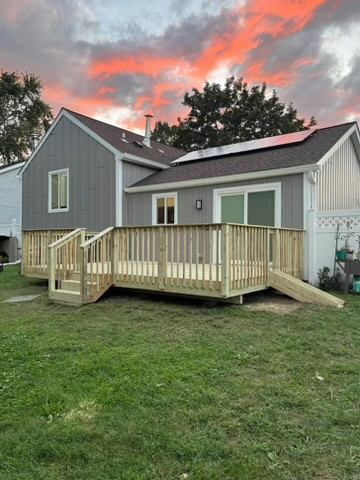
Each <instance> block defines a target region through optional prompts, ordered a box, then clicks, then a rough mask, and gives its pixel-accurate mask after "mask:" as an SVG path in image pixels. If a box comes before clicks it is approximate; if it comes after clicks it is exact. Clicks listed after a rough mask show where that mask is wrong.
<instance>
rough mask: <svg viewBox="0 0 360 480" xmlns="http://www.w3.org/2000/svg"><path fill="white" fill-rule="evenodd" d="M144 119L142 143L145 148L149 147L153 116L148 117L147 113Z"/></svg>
mask: <svg viewBox="0 0 360 480" xmlns="http://www.w3.org/2000/svg"><path fill="white" fill-rule="evenodd" d="M145 118H146V127H145V137H144V139H143V141H142V143H143V144H144V145H146V146H147V147H150V135H151V119H152V118H153V115H150V114H149V113H148V114H147V115H145Z"/></svg>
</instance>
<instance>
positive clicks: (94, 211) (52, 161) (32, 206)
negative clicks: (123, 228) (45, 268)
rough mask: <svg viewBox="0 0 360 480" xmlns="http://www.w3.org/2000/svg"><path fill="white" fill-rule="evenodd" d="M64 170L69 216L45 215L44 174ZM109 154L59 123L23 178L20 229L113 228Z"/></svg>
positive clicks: (68, 123) (64, 121) (112, 179)
mask: <svg viewBox="0 0 360 480" xmlns="http://www.w3.org/2000/svg"><path fill="white" fill-rule="evenodd" d="M65 168H68V169H69V211H68V212H58V213H49V212H48V193H49V192H48V174H49V172H51V171H54V170H60V169H65ZM115 182H116V175H115V159H114V154H113V153H111V152H110V151H109V150H107V149H106V148H105V147H103V146H102V145H101V144H100V143H98V142H97V141H96V140H94V139H93V138H92V137H91V136H90V135H88V134H87V133H85V132H84V131H83V130H82V129H80V128H79V127H78V126H77V125H75V124H74V123H73V122H71V121H70V120H68V119H67V118H65V117H63V118H61V119H60V121H59V123H58V124H57V125H56V127H55V128H54V130H53V132H52V133H51V134H50V135H49V137H48V138H47V140H46V141H45V143H44V144H43V146H42V147H41V149H40V150H39V152H38V153H37V155H36V157H35V158H34V159H33V161H32V162H31V164H30V165H29V166H28V168H27V169H26V170H25V172H24V175H23V208H22V216H23V229H24V230H26V229H50V228H77V227H85V228H87V229H88V230H90V231H101V230H103V229H105V228H106V227H108V226H110V225H115V207H116V202H115Z"/></svg>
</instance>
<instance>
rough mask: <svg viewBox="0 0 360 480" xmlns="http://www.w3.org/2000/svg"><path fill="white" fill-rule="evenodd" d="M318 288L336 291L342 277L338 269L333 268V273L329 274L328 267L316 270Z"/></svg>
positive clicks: (339, 287)
mask: <svg viewBox="0 0 360 480" xmlns="http://www.w3.org/2000/svg"><path fill="white" fill-rule="evenodd" d="M317 276H318V279H319V288H320V290H324V291H325V292H329V291H338V290H341V288H342V277H341V273H340V271H339V269H336V270H335V274H334V275H330V268H329V267H323V268H320V270H319V271H318V274H317Z"/></svg>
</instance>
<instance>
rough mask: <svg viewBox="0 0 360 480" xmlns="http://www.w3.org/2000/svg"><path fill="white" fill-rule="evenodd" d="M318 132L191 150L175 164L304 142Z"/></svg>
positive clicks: (306, 131) (290, 134) (304, 132)
mask: <svg viewBox="0 0 360 480" xmlns="http://www.w3.org/2000/svg"><path fill="white" fill-rule="evenodd" d="M315 132H316V129H313V128H312V129H310V130H303V131H301V132H295V133H287V134H285V135H276V136H275V137H268V138H260V139H259V140H250V141H248V142H240V143H232V144H231V145H223V146H221V147H214V148H207V149H204V150H196V151H194V152H190V153H188V154H186V155H184V156H183V157H180V158H178V159H176V160H174V161H173V162H171V163H173V164H178V163H185V162H193V161H196V160H204V159H206V158H212V157H222V156H224V155H231V154H235V153H244V152H253V151H255V150H262V149H264V148H271V147H279V146H281V145H290V144H293V143H300V142H303V141H304V140H305V139H306V138H308V137H309V136H310V135H312V134H313V133H315Z"/></svg>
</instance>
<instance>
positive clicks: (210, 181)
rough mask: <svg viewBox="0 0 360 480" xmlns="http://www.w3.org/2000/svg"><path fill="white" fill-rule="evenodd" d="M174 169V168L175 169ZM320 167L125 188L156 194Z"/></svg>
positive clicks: (303, 167)
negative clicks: (161, 191)
mask: <svg viewBox="0 0 360 480" xmlns="http://www.w3.org/2000/svg"><path fill="white" fill-rule="evenodd" d="M173 168H174V167H173ZM319 169H320V167H319V166H318V165H316V164H315V165H301V166H299V167H289V168H278V169H276V170H262V171H260V172H250V173H241V174H238V175H226V176H222V177H211V178H199V179H196V180H182V181H180V182H169V183H158V184H154V185H139V186H138V187H127V188H125V192H126V193H140V192H155V191H160V190H169V189H174V188H188V187H205V186H207V185H216V184H218V183H230V182H241V181H243V180H244V181H245V180H253V179H257V178H264V177H266V178H269V177H278V176H280V175H295V174H297V173H306V172H309V171H317V170H319Z"/></svg>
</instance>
